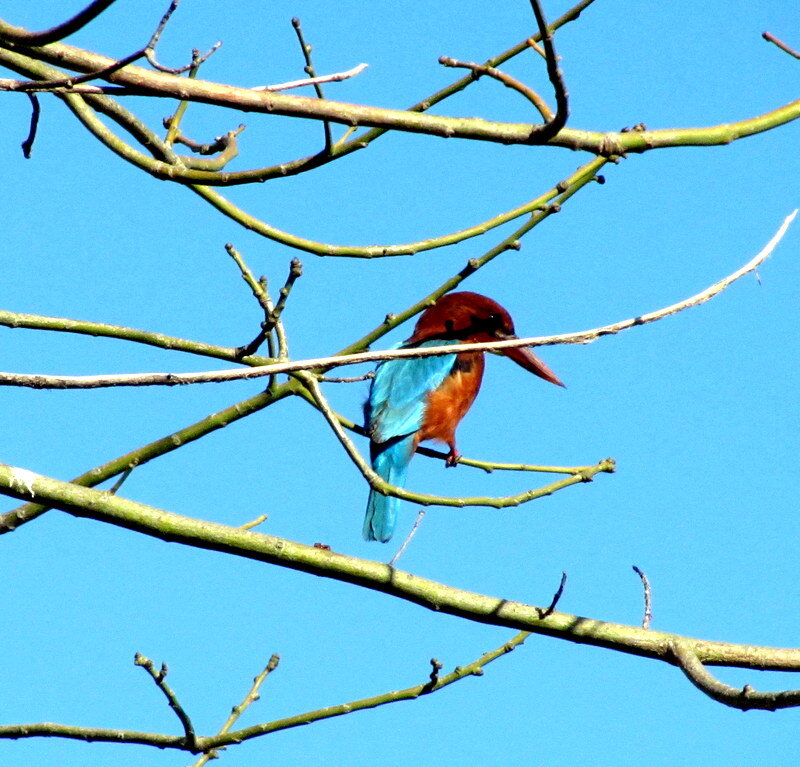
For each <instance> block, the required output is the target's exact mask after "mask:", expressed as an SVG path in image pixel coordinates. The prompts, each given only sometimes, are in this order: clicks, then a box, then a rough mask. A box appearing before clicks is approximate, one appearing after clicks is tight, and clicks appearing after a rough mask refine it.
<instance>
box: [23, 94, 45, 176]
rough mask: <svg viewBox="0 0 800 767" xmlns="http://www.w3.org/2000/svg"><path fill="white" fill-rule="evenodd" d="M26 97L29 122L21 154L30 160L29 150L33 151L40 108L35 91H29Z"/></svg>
mask: <svg viewBox="0 0 800 767" xmlns="http://www.w3.org/2000/svg"><path fill="white" fill-rule="evenodd" d="M28 98H29V99H30V102H31V124H30V127H29V128H28V137H27V138H26V139H25V141H23V142H22V156H23V157H24V158H25V159H26V160H30V158H31V152H32V151H33V142H34V141H35V140H36V129H37V128H38V127H39V115H40V114H41V112H42V108H41V106H40V105H39V99H38V98H37V96H36V94H35V93H29V94H28Z"/></svg>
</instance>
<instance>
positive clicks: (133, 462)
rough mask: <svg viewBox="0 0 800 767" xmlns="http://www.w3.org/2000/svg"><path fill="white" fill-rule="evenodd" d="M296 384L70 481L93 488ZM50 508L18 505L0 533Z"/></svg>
mask: <svg viewBox="0 0 800 767" xmlns="http://www.w3.org/2000/svg"><path fill="white" fill-rule="evenodd" d="M296 388H299V385H298V384H297V383H296V382H294V381H287V382H286V383H284V384H281V385H280V386H277V387H276V388H275V389H274V390H273V391H265V392H260V393H259V394H256V395H255V396H254V397H250V398H248V399H246V400H242V401H241V402H237V403H235V404H234V405H231V406H230V407H226V408H223V409H222V410H220V411H219V412H216V413H212V414H211V415H209V416H207V417H206V418H203V419H201V420H200V421H197V422H196V423H193V424H190V425H189V426H186V427H184V428H183V429H179V430H178V431H176V432H173V433H172V434H168V435H167V436H165V437H162V438H161V439H157V440H155V441H154V442H150V443H149V444H147V445H144V446H142V447H139V448H137V449H135V450H131V451H130V452H129V453H125V455H121V456H119V457H118V458H115V459H113V460H111V461H108V462H107V463H104V464H101V465H100V466H96V467H95V468H93V469H89V471H86V472H84V473H83V474H81V475H80V476H78V477H75V479H73V480H72V484H74V485H79V486H83V487H95V486H97V485H99V484H100V483H102V482H105V481H106V480H108V479H111V478H112V477H116V476H117V475H118V474H123V473H124V472H125V471H127V470H128V469H129V468H131V467H135V466H143V465H144V464H145V463H147V462H149V461H152V460H153V459H154V458H159V457H160V456H162V455H166V454H167V453H171V452H172V451H173V450H177V449H178V448H179V447H183V445H185V444H187V443H188V442H194V441H195V440H198V439H200V438H201V437H205V436H206V435H207V434H210V433H211V432H214V431H216V430H217V429H222V428H224V427H225V426H227V425H228V424H231V423H233V422H234V421H237V420H239V419H241V418H246V417H247V416H249V415H252V414H253V413H257V412H258V411H259V410H263V409H264V408H266V407H269V406H270V405H272V404H274V403H275V402H278V401H279V400H281V399H283V398H284V397H286V396H288V395H290V394H292V393H293V392H294V390H295V389H296ZM50 508H51V507H50V506H48V505H47V504H43V503H39V502H38V501H32V502H30V503H25V504H23V505H22V506H20V507H18V508H16V509H12V510H11V511H8V512H6V513H5V514H0V535H2V534H3V533H10V532H13V531H14V530H15V529H16V528H17V527H19V526H20V525H23V524H25V523H26V522H30V521H31V520H33V519H36V518H37V517H39V516H41V515H42V514H44V513H45V512H46V511H49V509H50Z"/></svg>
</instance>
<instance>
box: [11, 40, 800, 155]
mask: <svg viewBox="0 0 800 767" xmlns="http://www.w3.org/2000/svg"><path fill="white" fill-rule="evenodd" d="M19 53H20V55H22V56H24V57H26V58H29V59H33V60H39V61H45V62H47V63H50V64H53V65H55V66H61V67H66V68H67V69H71V70H75V71H78V72H94V71H98V70H102V69H104V68H106V67H109V66H113V65H114V64H115V61H116V60H115V59H111V58H109V57H108V56H102V55H100V54H96V53H93V52H91V51H86V50H83V49H81V48H76V47H74V46H70V45H66V44H64V43H54V44H52V45H49V46H46V47H42V48H33V49H27V50H23V49H20V50H19ZM8 60H9V57H8V55H7V53H6V51H4V50H2V49H0V63H6V62H7V61H8ZM108 79H109V81H110V82H112V83H114V84H115V85H117V86H122V87H123V88H124V89H126V90H125V91H122V92H120V91H118V90H116V89H115V90H111V91H109V92H112V93H115V94H117V95H125V93H126V92H129V93H130V94H132V95H147V96H157V97H164V98H174V99H180V100H185V101H194V102H198V103H203V104H214V105H216V106H221V107H227V108H230V109H235V110H238V111H249V112H260V113H262V114H275V115H285V116H290V117H301V118H306V119H310V120H322V121H326V120H327V121H330V122H335V123H340V124H342V125H347V126H348V127H350V126H366V127H375V128H383V129H391V130H400V131H406V132H410V133H422V134H427V135H431V136H439V137H441V138H461V139H470V140H476V141H489V142H494V143H500V144H529V143H541V142H539V140H538V137H537V129H538V128H539V127H540V126H539V125H537V124H531V123H501V122H492V121H488V120H483V119H481V118H476V117H443V116H435V115H430V114H424V113H420V112H415V111H403V110H395V109H383V108H380V107H370V106H365V105H360V104H348V103H343V102H337V101H330V100H328V99H324V100H323V99H314V98H308V97H304V96H294V95H289V94H283V93H268V92H258V91H253V90H252V89H249V88H238V87H235V86H232V85H224V84H220V83H213V82H208V81H205V80H190V79H187V78H183V77H178V76H175V75H169V74H166V73H162V72H152V71H150V70H147V69H143V68H142V67H137V66H134V65H130V66H127V67H125V68H124V69H122V70H119V71H117V72H114V73H112V74H110V75H109V76H108ZM75 92H76V93H104V92H106V89H105V88H101V87H98V86H78V87H76V89H75ZM798 117H800V100H799V101H794V102H791V103H789V104H787V105H785V106H783V107H780V108H778V109H775V110H773V111H771V112H767V113H765V114H763V115H759V116H758V117H753V118H749V119H745V120H742V121H739V122H735V123H728V124H723V125H716V126H712V127H707V128H675V129H663V130H653V131H630V132H626V133H623V132H618V133H599V132H592V131H582V130H576V129H572V128H562V129H561V130H560V131H559V132H558V133H557V134H556V135H555V136H553V137H552V138H550V139H548V140H547V141H545V142H543V143H546V144H548V145H551V146H560V147H565V148H568V149H580V150H584V151H587V152H592V153H594V154H602V155H606V156H609V155H621V154H625V153H630V152H645V151H648V150H650V149H661V148H665V147H674V146H713V145H718V144H728V143H730V142H732V141H735V140H737V139H740V138H744V137H746V136H752V135H754V134H756V133H761V132H763V131H765V130H770V129H771V128H775V127H777V126H779V125H783V124H785V123H787V122H790V121H792V120H795V119H797V118H798Z"/></svg>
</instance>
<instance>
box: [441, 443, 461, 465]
mask: <svg viewBox="0 0 800 767" xmlns="http://www.w3.org/2000/svg"><path fill="white" fill-rule="evenodd" d="M460 460H461V453H459V452H458V450H456V449H455V448H454V447H451V448H450V452H449V453H448V454H447V458H446V459H445V462H444V463H445V466H447V468H450V467H451V466H458V462H459V461H460Z"/></svg>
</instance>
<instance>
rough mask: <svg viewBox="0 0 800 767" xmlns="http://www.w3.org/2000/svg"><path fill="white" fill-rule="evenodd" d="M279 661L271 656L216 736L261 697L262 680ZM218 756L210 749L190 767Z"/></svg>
mask: <svg viewBox="0 0 800 767" xmlns="http://www.w3.org/2000/svg"><path fill="white" fill-rule="evenodd" d="M280 660H281V656H280V655H278V654H277V653H276V654H274V655H272V657H271V658H270V659H269V662H268V663H267V665H266V666H265V668H264V670H263V671H262V672H261V673H260V674H259V675H258V676H257V677H256V678H255V679H253V686H252V687H251V688H250V690H249V691H248V693H247V695H245V697H244V700H243V701H242V702H241V703H240V704H239V705H238V706H234V707H233V708H232V709H231V714H230V716H229V717H228V718H227V719H226V720H225V724H223V725H222V727H221V728H220V730H219V732H218V733H217V734H218V735H224V734H225V733H226V732H228V731H230V729H231V727H233V725H234V724H236V722H237V720H238V719H239V717H240V716H241V715H242V714H243V713H244V712H245V711H246V710H247V709H248V708H249V707H250V705H251V704H253V703H255V702H256V701H257V700H258V699H259V698H260V697H261V696H260V695H259V690H260V689H261V685H262V684H264V680H265V679H266V678H267V677H268V676H269V675H270V673H271V672H273V671H274V670H275V669H276V668H278V663H280ZM223 748H224V746H223ZM218 756H219V754H218V753H217V751H216V749H211V750H209V751H207V752H206V753H204V754H202V755H201V756H200V758H199V759H198V760H197V761H196V762H194V764H192V767H203V765H204V764H208V762H209V761H211V760H212V759H216V758H217V757H218Z"/></svg>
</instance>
